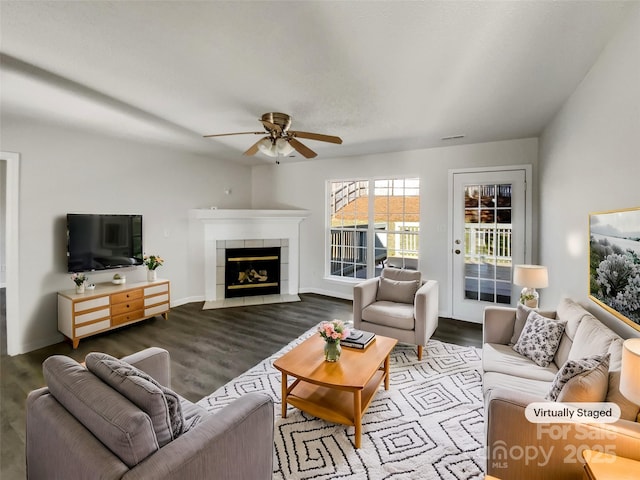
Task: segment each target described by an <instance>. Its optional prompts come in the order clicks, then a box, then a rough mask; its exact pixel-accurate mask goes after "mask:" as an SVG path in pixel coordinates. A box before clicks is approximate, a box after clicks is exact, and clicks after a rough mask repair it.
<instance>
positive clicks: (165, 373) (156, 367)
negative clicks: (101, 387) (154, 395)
mask: <svg viewBox="0 0 640 480" xmlns="http://www.w3.org/2000/svg"><path fill="white" fill-rule="evenodd" d="M122 361H124V362H127V363H128V364H129V365H133V366H134V367H136V368H139V369H140V370H142V371H143V372H145V373H147V374H149V375H151V377H153V378H154V379H155V380H156V381H157V382H158V383H159V384H160V385H164V386H165V387H168V388H171V359H170V358H169V352H167V351H166V350H165V349H163V348H158V347H150V348H145V349H144V350H140V351H139V352H136V353H134V354H132V355H127V356H126V357H123V358H122Z"/></svg>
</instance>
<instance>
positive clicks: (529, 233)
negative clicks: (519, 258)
mask: <svg viewBox="0 0 640 480" xmlns="http://www.w3.org/2000/svg"><path fill="white" fill-rule="evenodd" d="M513 170H524V177H525V182H524V185H525V192H524V198H525V200H524V201H525V206H524V210H525V217H526V218H525V224H524V242H525V245H524V261H525V263H531V255H532V251H533V244H532V241H533V176H532V172H533V168H532V165H531V164H524V165H505V166H500V167H474V168H454V169H450V170H449V171H448V190H449V191H448V199H447V206H448V210H449V212H448V218H447V225H448V228H447V242H448V243H447V245H448V248H447V277H448V278H447V285H448V286H449V288H448V289H447V298H446V302H447V308H446V310H447V312H448V313H449V316H452V315H453V273H454V272H453V241H454V239H453V222H454V211H453V200H454V198H453V197H454V189H453V180H454V175H456V174H461V173H485V172H486V173H488V172H508V171H513ZM512 305H514V303H513V301H512Z"/></svg>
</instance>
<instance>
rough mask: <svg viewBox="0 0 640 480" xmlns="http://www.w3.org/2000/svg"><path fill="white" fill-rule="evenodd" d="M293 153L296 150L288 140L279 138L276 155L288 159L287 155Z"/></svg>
mask: <svg viewBox="0 0 640 480" xmlns="http://www.w3.org/2000/svg"><path fill="white" fill-rule="evenodd" d="M293 151H294V148H293V147H292V146H291V144H290V143H289V142H288V141H287V140H286V139H284V138H279V139H277V140H276V153H277V154H278V155H282V156H283V157H286V156H287V155H290V154H291V153H293Z"/></svg>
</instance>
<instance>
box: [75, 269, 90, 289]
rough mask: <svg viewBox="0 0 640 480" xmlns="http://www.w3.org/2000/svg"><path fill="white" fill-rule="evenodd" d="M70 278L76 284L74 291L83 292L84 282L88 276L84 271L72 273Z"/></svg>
mask: <svg viewBox="0 0 640 480" xmlns="http://www.w3.org/2000/svg"><path fill="white" fill-rule="evenodd" d="M71 280H73V283H75V284H76V293H84V284H85V283H86V281H87V280H89V278H87V276H86V275H85V274H84V273H74V274H73V275H71Z"/></svg>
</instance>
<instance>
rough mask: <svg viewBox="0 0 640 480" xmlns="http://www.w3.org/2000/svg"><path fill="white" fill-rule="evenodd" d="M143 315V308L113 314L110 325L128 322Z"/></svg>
mask: <svg viewBox="0 0 640 480" xmlns="http://www.w3.org/2000/svg"><path fill="white" fill-rule="evenodd" d="M143 317H144V310H134V311H132V312H129V313H123V314H122V315H114V316H113V317H111V326H112V327H115V326H116V325H123V324H125V323H129V322H135V321H136V320H140V319H141V318H143Z"/></svg>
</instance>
